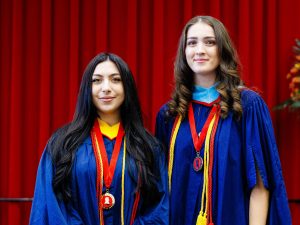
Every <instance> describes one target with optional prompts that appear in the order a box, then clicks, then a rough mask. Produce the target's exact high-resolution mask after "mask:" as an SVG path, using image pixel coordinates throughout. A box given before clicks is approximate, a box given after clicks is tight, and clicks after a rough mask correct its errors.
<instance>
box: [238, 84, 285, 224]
mask: <svg viewBox="0 0 300 225" xmlns="http://www.w3.org/2000/svg"><path fill="white" fill-rule="evenodd" d="M242 104H243V110H244V111H243V117H242V130H243V131H242V135H243V139H244V147H245V166H246V177H247V185H248V189H249V190H251V189H252V188H253V187H254V186H255V185H256V182H257V179H256V170H258V172H259V173H260V175H261V177H262V180H263V184H264V186H265V187H266V188H267V189H268V190H269V193H270V202H269V216H268V224H276V225H277V224H278V225H279V224H280V225H281V224H282V225H283V224H291V218H290V211H289V207H288V200H287V193H286V189H285V184H284V180H283V176H282V171H281V165H280V159H279V154H278V149H277V145H276V141H275V136H274V131H273V127H272V120H271V117H270V113H269V110H268V107H267V106H266V104H265V102H264V101H263V100H262V98H261V97H260V96H259V95H258V94H256V93H255V92H253V91H249V90H247V91H243V92H242Z"/></svg>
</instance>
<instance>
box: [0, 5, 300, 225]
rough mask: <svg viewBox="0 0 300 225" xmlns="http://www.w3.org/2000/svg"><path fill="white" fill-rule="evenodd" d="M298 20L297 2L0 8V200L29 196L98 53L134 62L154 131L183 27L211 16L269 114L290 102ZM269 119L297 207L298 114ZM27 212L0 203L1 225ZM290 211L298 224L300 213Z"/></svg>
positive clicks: (19, 220)
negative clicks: (289, 77) (43, 157)
mask: <svg viewBox="0 0 300 225" xmlns="http://www.w3.org/2000/svg"><path fill="white" fill-rule="evenodd" d="M299 13H300V1H299V0H284V1H283V0H264V1H261V0H210V1H209V0H128V1H125V0H84V1H83V0H43V1H40V0H1V1H0V28H1V29H0V49H1V54H0V104H1V110H0V124H1V127H0V182H1V185H0V197H1V198H3V197H12V198H18V197H32V196H33V190H34V183H35V175H36V169H37V166H38V162H39V158H40V156H41V154H42V152H43V148H44V146H45V144H46V143H47V140H48V138H49V137H50V135H51V133H52V132H53V131H54V130H55V129H57V128H58V127H59V126H61V125H63V124H65V123H67V122H69V121H70V120H71V119H72V116H73V113H74V108H75V104H76V98H77V93H78V88H79V84H80V80H81V76H82V73H83V70H84V68H85V66H86V64H87V63H88V62H89V60H90V59H91V58H92V57H93V56H95V55H96V54H97V53H99V52H102V51H109V52H114V53H116V54H118V55H120V56H121V57H122V58H124V59H125V60H126V61H127V62H128V64H129V66H130V68H131V69H132V71H133V73H134V76H135V79H136V82H137V86H138V92H139V96H140V100H141V104H142V108H143V112H144V118H145V121H146V125H147V127H148V128H149V129H150V130H151V131H153V127H154V122H155V114H156V112H157V111H158V109H159V107H160V106H161V105H162V104H163V103H164V102H165V101H167V100H168V99H169V96H170V92H171V89H172V85H173V62H174V58H175V53H176V48H177V43H178V39H179V36H180V33H181V30H182V28H183V26H184V24H185V23H186V22H187V21H188V20H189V19H190V18H191V17H193V16H195V15H202V14H205V15H211V16H215V17H217V18H219V19H220V20H222V21H223V22H224V24H225V26H226V27H227V28H228V30H229V32H230V34H231V37H232V39H233V41H234V43H235V45H236V47H237V49H238V52H239V54H240V58H241V62H242V64H243V79H244V80H245V82H246V84H247V85H248V86H250V87H255V88H257V89H258V90H260V91H261V95H262V96H263V98H264V99H265V101H266V102H267V104H268V106H269V108H270V109H271V108H272V107H273V106H274V105H276V104H277V103H279V102H281V101H283V100H284V99H286V98H287V97H289V89H288V81H287V80H286V74H287V72H288V71H289V69H290V67H291V65H292V64H293V61H294V58H293V57H294V54H293V53H292V46H293V45H294V39H295V38H297V37H298V38H300V26H299V24H300V16H299ZM271 114H272V119H273V123H274V128H275V132H276V137H277V143H278V146H279V152H280V156H281V160H282V168H283V174H284V178H285V181H286V186H287V191H288V196H289V198H290V199H291V200H294V199H299V198H300V192H299V190H300V173H299V171H300V170H299V166H298V165H299V161H300V151H299V143H300V139H299V133H300V117H299V115H300V114H297V113H296V112H292V113H291V112H287V111H280V112H273V111H272V112H271ZM30 206H31V203H30V202H28V203H26V202H24V203H15V202H10V203H7V202H0V224H9V225H15V224H16V225H17V224H27V223H28V218H29V212H30ZM290 206H291V209H292V213H293V219H294V224H300V219H299V216H300V213H299V212H300V206H299V205H297V204H296V203H293V202H291V203H290ZM297 217H298V218H297Z"/></svg>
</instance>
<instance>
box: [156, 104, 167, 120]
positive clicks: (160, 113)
mask: <svg viewBox="0 0 300 225" xmlns="http://www.w3.org/2000/svg"><path fill="white" fill-rule="evenodd" d="M168 110H169V106H168V102H166V103H165V104H163V105H162V106H161V107H160V109H159V110H158V113H157V115H158V116H163V117H166V115H167V112H168Z"/></svg>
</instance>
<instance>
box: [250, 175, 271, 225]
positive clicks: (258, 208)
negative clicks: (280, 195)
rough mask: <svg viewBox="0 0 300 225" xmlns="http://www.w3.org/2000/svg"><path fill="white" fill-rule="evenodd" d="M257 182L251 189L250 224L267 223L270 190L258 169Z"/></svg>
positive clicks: (260, 224) (259, 224)
mask: <svg viewBox="0 0 300 225" xmlns="http://www.w3.org/2000/svg"><path fill="white" fill-rule="evenodd" d="M256 177H257V183H256V185H255V186H254V188H253V189H252V191H251V195H250V207H249V225H265V224H266V222H267V216H268V209H269V191H268V190H267V189H266V188H265V186H264V184H263V181H262V178H261V176H260V174H259V172H258V170H256Z"/></svg>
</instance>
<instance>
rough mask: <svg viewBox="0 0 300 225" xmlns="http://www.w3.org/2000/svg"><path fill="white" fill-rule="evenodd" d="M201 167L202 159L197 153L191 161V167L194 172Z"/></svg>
mask: <svg viewBox="0 0 300 225" xmlns="http://www.w3.org/2000/svg"><path fill="white" fill-rule="evenodd" d="M202 167H203V159H202V157H201V156H200V155H197V156H196V157H195V158H194V162H193V168H194V170H195V171H196V172H198V171H200V170H201V169H202Z"/></svg>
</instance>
